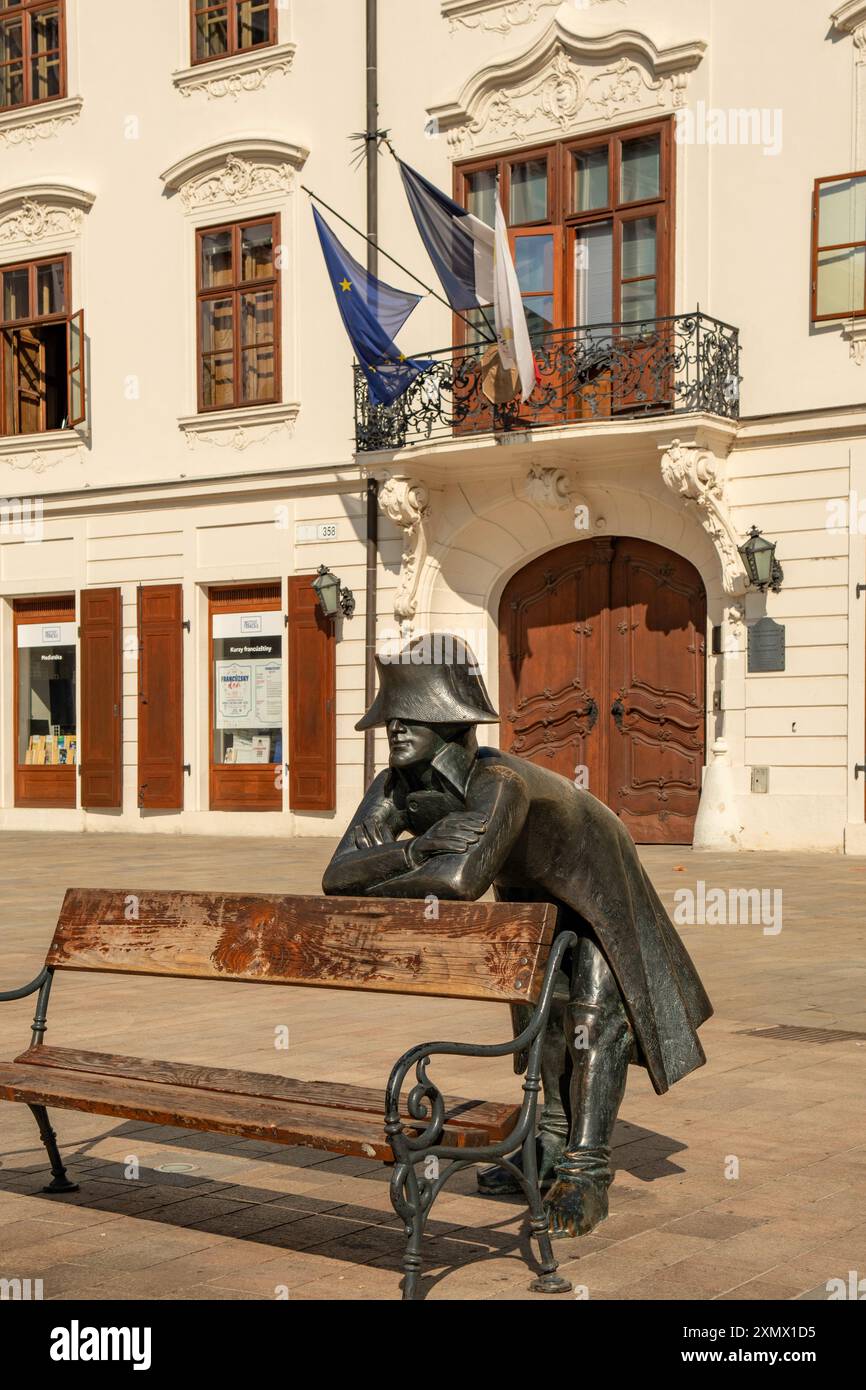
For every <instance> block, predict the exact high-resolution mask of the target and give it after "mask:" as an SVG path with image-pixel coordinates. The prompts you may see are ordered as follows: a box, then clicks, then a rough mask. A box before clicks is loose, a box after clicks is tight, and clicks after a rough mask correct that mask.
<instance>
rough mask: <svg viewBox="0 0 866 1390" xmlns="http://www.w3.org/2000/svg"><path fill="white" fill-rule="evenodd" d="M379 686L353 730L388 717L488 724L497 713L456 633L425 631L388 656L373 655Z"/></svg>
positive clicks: (441, 722) (493, 721)
mask: <svg viewBox="0 0 866 1390" xmlns="http://www.w3.org/2000/svg"><path fill="white" fill-rule="evenodd" d="M376 666H377V667H378V671H379V691H378V694H377V695H376V698H375V700H374V701H373V703H372V705H371V706H370V708H369V709H368V710H367V713H366V714H365V715H364V717H363V719H360V720H359V721H358V723H357V724H356V725H355V728H356V729H373V728H375V727H376V726H377V725H379V724H387V722H388V720H389V719H406V720H409V721H411V722H412V723H415V724H493V723H495V722H496V720H497V719H498V718H499V715H498V714H497V713H496V710H495V709H494V708H493V706H492V704H491V703H490V696H489V695H488V694H487V691H486V690H485V688H484V682H483V680H482V679H481V676H480V675H479V673H478V663H477V661H476V660H475V657H474V655H473V654H472V651H471V649H470V648H469V647H468V646H467V645H466V643H465V642H464V641H463V639H462V638H461V637H455V636H453V635H452V634H451V633H450V632H431V633H427V634H426V635H425V636H423V637H416V638H414V639H413V641H411V642H410V643H409V644H408V646H405V647H403V648H402V649H401V650H400V651H398V652H395V653H394V654H393V655H384V656H377V657H376Z"/></svg>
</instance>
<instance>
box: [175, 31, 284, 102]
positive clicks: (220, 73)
mask: <svg viewBox="0 0 866 1390" xmlns="http://www.w3.org/2000/svg"><path fill="white" fill-rule="evenodd" d="M294 57H295V45H294V44H280V45H279V46H278V47H274V48H269V49H264V50H260V51H257V52H253V53H246V54H238V55H236V56H234V57H232V58H228V59H222V60H218V61H217V62H215V63H206V64H200V65H197V66H195V67H192V68H185V69H184V70H183V71H182V72H176V73H175V74H174V78H173V81H174V85H175V86H176V87H177V89H178V91H179V92H180V94H181V96H182V97H186V98H187V99H188V98H189V97H191V96H192V95H193V93H194V92H202V93H203V94H204V95H205V96H206V97H207V99H208V101H219V100H221V99H222V98H223V97H231V98H232V99H233V100H234V101H237V99H238V97H239V96H241V95H242V94H243V93H244V92H257V91H259V90H260V89H261V88H262V87H264V86H265V84H266V82H268V81H269V79H270V78H271V77H275V76H285V74H286V73H288V72H291V69H292V63H293V61H294Z"/></svg>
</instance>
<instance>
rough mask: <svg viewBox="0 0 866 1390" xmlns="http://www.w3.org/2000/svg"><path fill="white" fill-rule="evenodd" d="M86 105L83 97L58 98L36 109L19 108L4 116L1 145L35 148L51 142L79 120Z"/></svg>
mask: <svg viewBox="0 0 866 1390" xmlns="http://www.w3.org/2000/svg"><path fill="white" fill-rule="evenodd" d="M83 105H84V100H83V98H82V97H58V99H57V101H46V102H40V103H39V104H38V105H36V106H18V107H15V108H14V110H12V111H2V112H0V142H2V143H3V144H6V145H23V144H27V145H34V144H35V143H36V141H37V140H49V139H50V138H51V137H52V136H53V135H57V134H58V133H59V132H60V130H61V129H62V128H63V126H66V125H72V124H73V122H75V121H77V120H78V117H79V116H80V114H81V108H82V106H83Z"/></svg>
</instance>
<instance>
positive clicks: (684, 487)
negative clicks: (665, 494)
mask: <svg viewBox="0 0 866 1390" xmlns="http://www.w3.org/2000/svg"><path fill="white" fill-rule="evenodd" d="M661 475H662V479H663V480H664V482H665V484H666V485H667V487H669V488H670V489H671V491H672V492H675V493H677V494H678V495H679V496H680V497H682V498H683V500H684V502H685V504H686V506H689V507H693V508H694V509H695V510H696V512H697V515H698V519H699V521H700V523H701V526H702V527H703V528H704V530H705V531H706V533H707V535H708V536H709V538H710V540H711V541H712V543H713V545H714V546H715V549H716V553H717V554H718V557H719V563H720V565H721V570H722V585H723V587H724V591H725V593H726V594H740V593H742V592H743V591H744V590H745V588H746V574H745V571H744V569H743V566H742V563H741V561H740V556H739V553H738V550H737V545H738V536H737V532H736V530H735V528H734V525H733V522H732V521H731V517H730V511H729V509H728V504H727V500H726V498H725V479H724V472H723V467H722V464H721V462H720V460H719V459H716V458H714V457H713V455H712V454H710V453H708V452H707V451H706V450H705V449H698V448H696V447H695V446H694V445H684V444H681V443H680V441H679V440H678V439H675V440H674V441H673V443H672V444H671V445H670V446H669V448H667V449H665V451H664V452H663V454H662V457H661Z"/></svg>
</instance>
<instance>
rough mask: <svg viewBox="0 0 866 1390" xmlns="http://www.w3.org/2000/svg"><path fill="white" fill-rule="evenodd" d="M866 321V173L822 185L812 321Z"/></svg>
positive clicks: (817, 196)
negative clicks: (849, 319)
mask: <svg viewBox="0 0 866 1390" xmlns="http://www.w3.org/2000/svg"><path fill="white" fill-rule="evenodd" d="M864 315H866V172H861V173H857V174H836V175H834V176H833V177H831V178H825V179H816V180H815V190H814V193H813V196H812V321H813V323H822V322H826V321H829V320H831V319H841V318H846V319H847V318H862V317H863V316H864Z"/></svg>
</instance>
